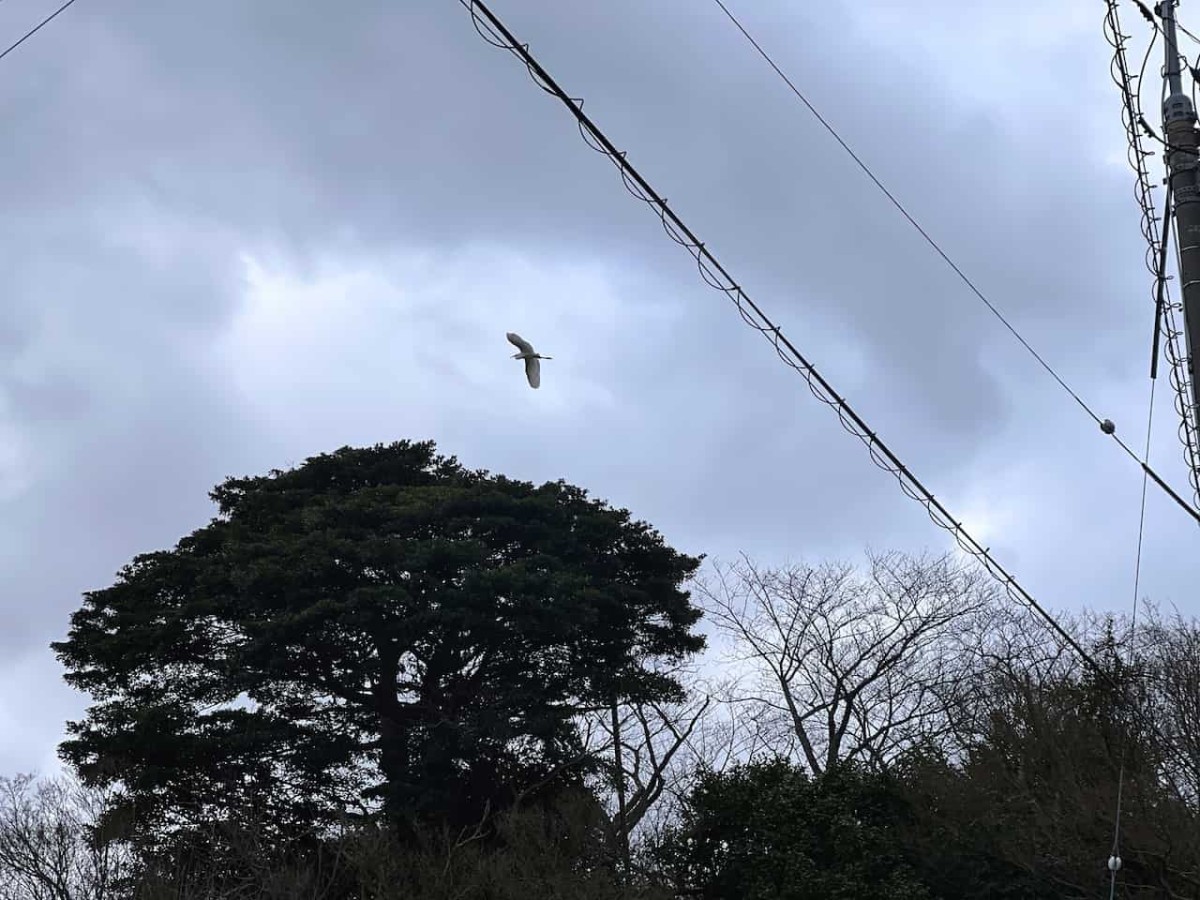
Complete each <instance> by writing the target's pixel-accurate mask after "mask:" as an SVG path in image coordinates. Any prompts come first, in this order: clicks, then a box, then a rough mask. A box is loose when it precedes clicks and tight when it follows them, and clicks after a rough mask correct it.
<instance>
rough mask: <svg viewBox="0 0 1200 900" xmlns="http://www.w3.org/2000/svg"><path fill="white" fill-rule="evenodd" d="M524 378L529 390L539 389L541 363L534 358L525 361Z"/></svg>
mask: <svg viewBox="0 0 1200 900" xmlns="http://www.w3.org/2000/svg"><path fill="white" fill-rule="evenodd" d="M525 377H526V378H528V379H529V386H530V387H531V388H536V387H540V386H541V383H542V363H541V360H539V359H538V358H537V357H536V356H531V357H529V358H528V359H526V360H525Z"/></svg>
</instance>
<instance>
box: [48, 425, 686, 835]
mask: <svg viewBox="0 0 1200 900" xmlns="http://www.w3.org/2000/svg"><path fill="white" fill-rule="evenodd" d="M211 496H212V498H213V499H214V501H215V502H216V503H217V504H218V508H219V513H218V515H217V516H216V518H215V519H214V520H213V521H212V522H211V523H210V524H208V525H207V526H205V527H203V528H201V529H199V530H197V531H196V532H194V533H193V534H191V535H189V536H187V537H185V538H183V539H182V540H180V541H179V543H178V545H177V546H176V547H175V548H174V549H173V550H169V551H162V552H156V553H148V554H145V555H141V556H138V557H137V558H135V559H134V560H133V562H132V563H131V564H129V565H128V566H126V567H125V568H124V569H123V570H122V571H121V572H120V575H119V578H118V579H117V581H116V583H115V584H114V585H112V586H111V587H108V588H105V589H103V590H97V591H93V592H90V593H88V594H87V595H86V596H85V602H84V604H83V606H82V608H81V609H79V610H78V611H77V612H76V613H74V615H73V616H72V620H71V630H70V633H69V636H68V638H67V640H65V641H63V642H60V643H57V644H55V645H54V649H55V651H56V652H57V654H58V656H59V659H60V660H61V661H62V663H63V664H64V666H65V667H66V669H67V675H66V678H67V680H68V682H69V683H71V684H72V685H73V686H75V687H77V688H79V689H82V690H84V691H87V692H89V693H90V694H91V695H92V697H93V699H94V703H93V705H92V706H91V707H90V708H89V710H88V712H87V715H86V717H85V718H84V719H83V720H82V721H79V722H73V723H70V725H69V731H70V733H71V735H72V737H71V738H70V739H68V740H67V741H65V742H64V743H63V744H62V746H61V748H60V753H61V755H62V757H63V759H64V760H65V761H66V762H68V763H69V764H71V765H73V766H74V767H75V768H76V769H77V771H78V772H79V773H80V775H81V776H82V778H83V779H84V780H85V781H87V782H89V783H91V784H119V785H120V786H121V788H122V789H123V792H124V795H125V796H126V797H127V799H128V800H129V803H128V805H127V812H128V813H129V817H130V821H132V822H133V823H134V826H135V827H134V831H135V832H137V831H138V830H139V829H140V830H141V831H143V832H145V831H147V830H153V829H154V828H155V827H160V826H162V825H163V824H164V823H165V822H167V821H168V818H169V819H170V820H179V819H180V817H182V821H189V820H191V821H196V820H198V819H199V818H211V817H213V816H218V817H219V816H221V815H229V809H230V808H231V807H232V806H233V805H235V804H237V803H248V804H254V805H255V806H256V808H260V809H261V808H264V807H266V808H270V809H272V810H274V811H275V815H276V816H277V818H278V821H280V822H281V823H286V821H287V820H289V819H290V820H293V821H296V822H306V823H311V822H312V821H314V820H319V819H320V818H321V817H323V816H328V815H331V814H334V813H340V812H344V811H345V810H346V809H348V808H353V806H354V803H355V802H356V801H362V804H363V806H364V808H371V807H372V805H373V802H374V801H381V803H382V807H383V809H384V811H385V812H386V813H388V815H389V818H390V819H391V820H392V821H393V822H396V823H400V822H405V821H411V820H426V821H428V820H430V819H433V820H440V821H443V822H446V823H448V824H451V823H452V824H469V823H473V822H475V821H478V820H479V818H480V817H481V816H482V815H483V814H484V813H485V810H488V809H491V810H496V809H500V808H503V807H505V806H507V805H510V804H511V803H512V802H513V801H514V799H516V798H517V797H519V796H530V795H534V794H536V793H537V792H538V791H542V790H547V789H549V790H553V789H554V788H555V787H556V786H561V785H562V784H563V783H564V782H565V781H570V780H572V779H574V780H576V781H577V780H578V778H579V777H580V776H581V773H582V772H583V771H584V770H585V769H586V767H587V765H588V764H589V762H591V760H590V759H589V757H588V754H587V753H586V750H585V748H584V747H583V746H582V745H581V741H580V739H579V735H578V734H577V732H576V729H575V725H574V721H575V720H574V717H575V716H576V715H577V713H578V712H579V711H580V710H581V709H585V708H589V707H598V706H603V705H606V704H608V703H611V702H612V701H613V700H614V699H616V700H620V701H622V702H632V701H652V700H659V699H670V698H674V697H677V696H678V695H679V694H680V688H679V685H678V684H676V683H675V682H674V681H673V680H671V679H670V678H668V677H665V676H663V675H660V674H656V673H655V672H654V671H652V670H651V668H650V665H649V664H650V663H652V662H653V661H655V660H658V659H678V658H680V657H683V656H686V655H688V654H691V653H694V652H696V651H698V650H699V649H701V647H702V646H703V638H702V637H700V636H699V635H696V634H694V633H693V632H692V630H691V629H692V626H693V625H694V624H695V623H696V622H697V620H698V618H699V616H700V612H699V611H698V610H697V609H696V608H695V607H694V606H692V604H691V603H690V602H689V595H688V593H687V592H686V591H685V590H683V587H682V585H683V583H684V582H685V581H686V580H687V579H688V578H689V577H690V576H691V575H692V574H693V573H694V572H695V570H696V569H697V567H698V566H699V563H700V560H699V559H697V558H694V557H690V556H686V555H683V554H681V553H678V552H676V551H675V550H674V549H672V548H671V547H669V546H667V545H666V544H665V543H664V541H663V539H662V538H661V536H660V535H659V534H658V533H657V532H655V531H654V530H653V529H652V528H650V526H648V525H647V524H645V523H643V522H638V521H633V520H632V519H631V517H630V514H629V513H628V512H627V511H626V510H620V509H612V508H610V507H608V506H607V505H606V504H604V503H602V502H599V501H596V500H594V499H590V498H589V497H588V496H587V493H586V491H584V490H582V489H581V488H578V487H574V486H571V485H569V484H566V483H563V482H556V483H548V484H544V485H542V486H540V487H536V486H534V485H532V484H529V483H525V482H520V481H514V480H510V479H508V478H505V477H503V476H497V475H491V474H489V473H487V472H484V471H472V470H468V469H466V468H464V467H463V466H462V465H460V464H459V462H458V461H457V460H455V459H453V458H447V457H443V456H439V455H438V454H437V453H436V450H435V447H434V445H433V443H432V442H421V443H418V442H408V441H403V442H399V443H396V444H392V445H390V446H376V447H373V448H369V449H351V448H343V449H341V450H339V451H337V452H335V453H332V454H324V455H321V456H317V457H314V458H312V459H309V460H307V461H306V462H305V463H304V465H302V466H300V467H298V468H295V469H292V470H289V471H273V472H271V473H270V474H269V475H268V476H264V477H250V478H231V479H228V480H227V481H225V482H224V483H223V484H222V485H220V486H218V487H217V488H216V489H215V490H214V491H213V492H212V495H211Z"/></svg>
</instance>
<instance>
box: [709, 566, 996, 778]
mask: <svg viewBox="0 0 1200 900" xmlns="http://www.w3.org/2000/svg"><path fill="white" fill-rule="evenodd" d="M868 561H869V566H868V568H867V571H866V572H865V573H863V572H859V571H858V570H856V569H855V567H853V566H852V565H849V564H846V563H826V564H823V565H820V566H815V567H814V566H807V565H794V566H788V567H785V568H780V569H761V568H759V567H757V566H756V565H755V564H754V563H752V562H751V561H750V560H749V559H748V558H746V557H745V556H743V557H742V559H741V560H740V561H739V562H737V563H733V564H729V565H724V566H721V565H718V566H716V567H715V574H714V575H713V576H712V577H711V578H709V579H708V580H707V581H706V582H703V583H701V584H700V585H699V586H698V590H697V593H698V596H699V597H700V599H701V603H702V604H703V605H704V606H705V608H706V610H707V612H708V615H709V618H710V619H711V620H712V621H713V622H714V623H715V624H716V625H717V627H718V628H719V629H720V630H721V631H722V632H723V633H724V634H725V635H727V636H728V637H730V638H732V641H733V648H734V649H733V653H732V659H733V662H734V663H735V665H737V666H738V667H739V668H740V669H742V671H743V673H744V674H743V675H742V677H741V679H740V682H739V684H738V686H737V687H736V689H735V690H734V691H733V693H732V695H731V697H730V699H731V700H732V701H733V702H736V703H738V704H744V705H746V706H747V707H748V708H749V709H750V710H751V718H752V720H753V721H754V722H755V723H756V726H757V734H758V735H759V741H760V748H759V749H766V750H770V751H773V752H778V753H783V754H786V755H797V754H798V755H800V756H801V757H802V759H803V760H804V762H805V763H806V764H807V766H808V767H809V769H810V770H811V771H812V772H814V773H816V774H820V773H823V772H825V771H826V770H827V769H829V768H830V767H831V766H833V765H835V764H837V763H838V762H841V761H848V760H860V761H864V762H866V763H868V764H870V765H872V766H875V767H885V766H886V765H888V763H889V762H890V760H892V759H893V758H894V757H895V755H896V753H897V752H898V751H900V750H902V749H904V748H907V747H911V746H914V745H915V744H917V743H930V742H942V741H947V740H950V739H951V738H952V737H953V734H954V724H955V716H954V715H952V712H953V710H955V709H956V708H958V707H960V706H961V705H962V704H963V702H964V697H963V696H962V694H961V691H962V690H963V689H964V685H965V684H967V682H965V681H964V679H963V677H962V676H963V674H964V672H965V671H966V670H967V667H968V665H969V664H968V662H967V659H966V656H965V655H964V654H963V653H962V652H960V651H961V650H962V645H963V642H964V640H966V638H965V637H964V630H966V629H967V628H968V626H972V625H974V624H975V623H976V622H978V621H979V620H980V617H981V615H982V614H983V613H984V612H985V611H987V610H988V609H989V608H992V607H994V605H995V599H996V596H997V591H996V588H995V587H994V585H992V583H991V582H990V580H989V579H988V577H987V575H986V573H983V572H981V571H980V570H978V569H976V568H970V567H966V566H963V565H961V564H958V563H956V562H955V561H954V560H953V559H952V557H950V556H948V555H947V556H942V557H938V558H935V559H930V558H928V557H925V556H922V557H911V556H906V555H904V554H900V553H882V554H881V553H868Z"/></svg>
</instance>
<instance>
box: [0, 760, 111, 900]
mask: <svg viewBox="0 0 1200 900" xmlns="http://www.w3.org/2000/svg"><path fill="white" fill-rule="evenodd" d="M107 802H108V797H107V795H106V794H105V793H104V792H103V791H98V790H95V789H90V788H84V787H82V786H80V785H79V784H77V783H76V782H74V781H73V780H72V779H70V778H68V777H65V776H64V777H60V778H55V779H42V780H38V779H36V778H35V777H34V776H33V775H18V776H17V777H15V778H7V777H3V776H0V897H3V898H4V900H108V898H112V897H116V896H117V893H116V892H117V889H118V885H119V882H120V880H121V878H122V876H124V875H125V874H126V873H127V871H128V866H129V862H130V857H129V853H128V850H127V849H126V848H123V847H121V846H119V845H116V844H113V843H109V842H103V841H100V840H98V839H97V837H96V835H95V833H94V828H95V825H96V824H97V823H98V822H99V820H100V816H101V813H102V811H103V810H104V809H105V808H106V805H107Z"/></svg>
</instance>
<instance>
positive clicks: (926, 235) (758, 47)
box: [713, 0, 1200, 523]
mask: <svg viewBox="0 0 1200 900" xmlns="http://www.w3.org/2000/svg"><path fill="white" fill-rule="evenodd" d="M713 2H714V3H716V4H717V6H719V7H720V8H721V11H722V12H723V13H725V15H726V16H727V17H728V18H729V21H731V22H732V23H733V24H734V25H735V26H736V27H737V29H738V31H740V32H741V33H742V36H743V37H745V38H746V40H747V41H749V42H750V44H751V46H753V47H754V49H755V50H756V51H758V54H759V56H761V57H762V58H763V59H764V60H765V61H766V62H767V65H769V66H770V67H771V68H772V69H774V70H775V74H776V75H778V76H779V77H780V78H781V79H783V82H784V83H785V84H786V85H787V86H788V87H789V88H790V89H791V91H792V93H793V94H795V95H796V97H797V98H798V99H799V100H800V102H801V103H803V104H804V105H805V106H806V107H807V108H808V111H809V112H810V113H812V115H813V116H814V117H815V118H816V120H817V121H818V122H820V123H821V125H823V126H824V128H825V130H826V131H828V132H829V134H830V135H831V136H832V137H833V139H834V140H835V141H837V142H838V144H840V145H841V147H842V149H843V150H845V151H846V153H847V154H848V155H849V156H850V158H851V159H853V160H854V162H855V163H857V164H858V167H859V168H860V169H861V170H862V171H863V173H864V174H865V175H866V176H867V177H868V178H870V179H871V181H872V182H874V184H875V186H876V187H877V188H879V190H880V191H881V192H882V193H883V195H884V196H885V197H887V198H888V200H890V201H891V203H892V205H893V206H894V207H896V209H897V210H898V211H899V212H900V214H901V215H902V216H904V218H905V219H907V220H908V222H909V224H910V225H912V227H913V228H915V229H916V230H917V232H918V233H919V234H920V235H921V237H923V238H924V239H925V242H926V243H927V244H929V246H930V247H932V248H933V250H934V251H935V252H936V253H937V254H938V256H940V257H941V258H942V260H943V261H944V262H945V263H946V265H948V266H949V267H950V268H951V269H952V270H953V271H954V274H956V275H957V276H958V277H959V279H960V280H961V281H962V282H963V284H965V285H966V286H967V288H968V289H970V291H971V293H973V294H974V295H975V296H976V297H978V298H979V299H980V300H981V301H982V302H983V304H984V305H985V306H986V307H987V308H988V309H989V310H990V311H991V312H992V315H994V316H995V317H996V318H997V319H999V320H1000V322H1001V323H1002V324H1003V325H1004V327H1005V328H1007V329H1008V330H1009V332H1011V333H1012V336H1013V337H1015V338H1016V339H1017V340H1018V341H1019V342H1020V343H1021V346H1023V347H1024V348H1025V349H1026V350H1028V351H1029V353H1030V355H1031V356H1033V358H1034V359H1036V360H1037V361H1038V363H1040V364H1041V366H1042V368H1043V369H1045V370H1046V371H1047V372H1048V373H1049V374H1050V376H1051V377H1052V378H1053V379H1054V380H1055V381H1056V382H1058V384H1059V386H1060V387H1061V388H1062V389H1063V390H1064V391H1066V392H1067V393H1068V394H1069V395H1070V396H1071V398H1072V399H1073V400H1074V401H1075V402H1076V403H1077V404H1078V405H1079V407H1080V408H1081V409H1082V410H1083V411H1084V412H1085V413H1087V414H1088V415H1089V416H1091V417H1092V420H1093V421H1094V422H1095V423H1096V424H1097V425H1100V426H1101V427H1103V422H1104V420H1103V419H1101V417H1100V416H1099V415H1098V414H1097V413H1096V412H1095V411H1094V410H1093V409H1092V408H1091V407H1090V406H1089V405H1088V404H1087V403H1086V402H1085V401H1084V400H1083V399H1082V398H1081V397H1080V396H1079V394H1078V393H1076V392H1075V391H1074V390H1073V389H1072V388H1071V387H1070V385H1068V384H1067V383H1066V381H1064V380H1063V379H1062V378H1061V377H1060V376H1059V374H1058V372H1056V371H1055V370H1054V368H1053V367H1052V366H1051V365H1050V364H1049V363H1048V362H1046V360H1045V359H1044V358H1043V357H1042V355H1041V354H1040V353H1038V352H1037V350H1035V349H1034V348H1033V346H1032V345H1031V344H1030V343H1029V342H1028V341H1027V340H1025V338H1024V337H1023V336H1022V335H1021V333H1020V332H1019V331H1017V329H1016V328H1015V327H1014V326H1013V325H1012V323H1011V322H1009V320H1008V319H1007V318H1006V317H1005V315H1004V314H1003V313H1002V312H1001V311H1000V310H999V309H998V308H997V307H996V305H995V304H994V303H992V301H990V300H989V299H988V298H987V297H986V296H985V295H984V293H983V291H981V290H980V289H979V288H978V287H977V286H976V285H975V283H974V282H973V281H972V280H971V279H970V278H969V277H967V275H966V273H965V272H963V270H962V269H961V268H959V266H958V264H957V263H955V262H954V260H953V259H951V258H950V256H949V254H947V253H946V251H945V250H943V249H942V248H941V246H940V245H939V244H938V242H937V241H935V240H934V239H933V238H932V237H930V235H929V232H927V231H926V230H925V229H924V228H922V227H921V224H920V223H919V222H918V221H917V220H916V219H915V218H914V217H913V216H912V214H910V213H909V211H908V210H907V209H905V207H904V204H902V203H901V202H900V201H899V200H897V199H896V196H895V195H894V194H893V193H892V192H891V191H889V190H888V189H887V187H886V186H885V185H884V184H883V182H882V181H880V180H879V178H878V177H876V175H875V173H874V172H872V171H871V168H870V166H868V165H867V164H866V163H865V162H863V161H862V159H861V158H860V157H859V155H858V154H857V153H855V152H854V150H853V149H852V148H851V147H850V145H849V144H848V143H846V141H845V140H844V139H843V138H842V136H841V135H840V134H838V131H837V129H835V128H834V127H833V126H832V125H831V124H829V122H828V121H827V120H826V119H825V117H824V116H822V115H821V113H820V112H818V111H817V108H816V107H815V106H813V104H812V103H811V102H810V101H809V99H808V98H807V97H806V96H805V95H804V93H803V92H802V91H801V90H800V88H798V87H797V86H796V84H795V82H793V81H792V79H791V78H789V77H788V76H787V74H786V73H785V72H784V71H783V70H782V69H781V68H780V67H779V66H778V65H777V64H776V63H775V60H773V59H772V58H771V56H770V54H768V53H767V51H766V50H764V49H763V47H762V45H761V44H760V43H759V42H758V41H757V40H755V38H754V36H753V35H752V34H751V33H750V32H749V31H747V30H746V27H745V26H744V25H742V23H741V21H739V19H738V17H737V16H735V15H734V14H733V13H732V12H731V11H730V9H729V7H728V6H726V5H725V3H724V2H722V0H713ZM1104 431H1105V433H1106V434H1109V436H1110V437H1112V439H1113V440H1114V441H1116V442H1117V444H1118V445H1119V446H1120V447H1121V449H1122V450H1124V451H1125V453H1126V454H1127V455H1128V456H1129V457H1130V458H1131V459H1132V460H1133V461H1134V462H1136V463H1138V464H1139V465H1140V466H1141V467H1142V468H1143V470H1145V471H1146V472H1148V473H1149V474H1150V477H1151V478H1153V479H1154V482H1155V483H1156V484H1157V485H1159V486H1160V487H1161V488H1163V489H1164V490H1165V491H1166V492H1167V494H1168V495H1170V496H1171V497H1172V498H1173V499H1174V500H1175V502H1176V503H1178V504H1179V505H1180V506H1182V507H1183V508H1184V509H1185V510H1187V512H1188V513H1189V514H1190V515H1191V516H1192V518H1194V519H1195V520H1196V521H1197V523H1200V512H1197V511H1196V510H1195V509H1193V508H1192V506H1191V505H1190V504H1189V503H1188V502H1187V501H1186V500H1184V499H1183V498H1182V497H1181V496H1179V494H1177V493H1176V492H1175V491H1174V490H1173V489H1171V488H1170V487H1168V486H1167V484H1166V482H1164V481H1163V480H1162V478H1160V477H1159V476H1158V475H1157V474H1156V473H1154V472H1153V470H1151V469H1150V468H1149V466H1148V465H1147V464H1146V463H1145V462H1144V461H1143V460H1142V459H1140V458H1139V457H1138V455H1137V454H1136V453H1134V451H1133V450H1132V449H1131V448H1130V447H1129V446H1128V445H1127V444H1126V443H1125V442H1124V441H1123V440H1122V439H1121V438H1120V437H1119V436H1117V434H1116V432H1115V431H1112V432H1109V431H1108V430H1107V429H1104Z"/></svg>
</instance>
